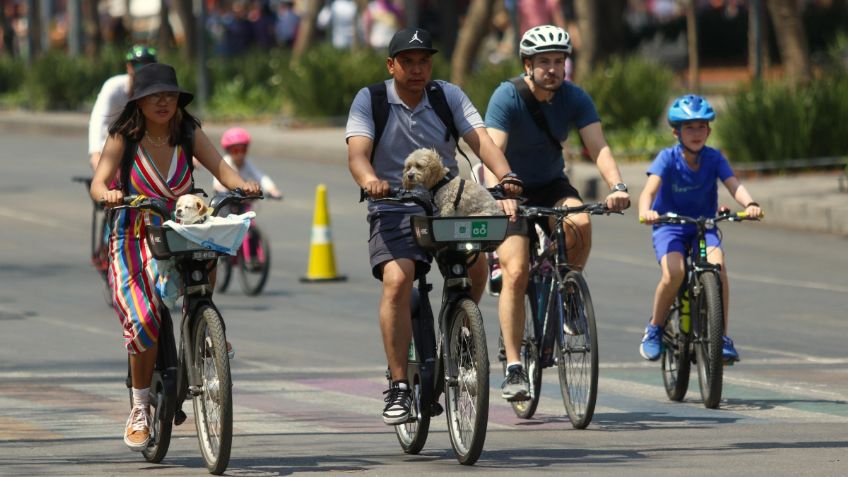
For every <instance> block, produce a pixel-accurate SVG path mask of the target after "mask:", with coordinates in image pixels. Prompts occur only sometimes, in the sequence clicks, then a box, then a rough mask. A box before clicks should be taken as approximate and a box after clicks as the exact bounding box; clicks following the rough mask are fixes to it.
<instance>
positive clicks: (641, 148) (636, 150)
mask: <svg viewBox="0 0 848 477" xmlns="http://www.w3.org/2000/svg"><path fill="white" fill-rule="evenodd" d="M604 135H605V136H606V139H607V143H609V146H610V149H611V150H612V152H613V155H614V156H615V158H616V159H617V160H626V161H650V160H653V159H654V157H656V155H657V153H658V152H659V151H660V150H662V149H664V148H666V147H669V146H672V145H674V144H675V143H676V139H675V138H674V136H673V135H672V133H671V128H669V127H663V126H660V127H657V126H656V125H655V124H654V123H653V122H650V121H648V119H647V118H643V119H642V120H640V121H639V122H638V123H636V125H635V126H634V127H632V128H629V129H614V130H611V131H604Z"/></svg>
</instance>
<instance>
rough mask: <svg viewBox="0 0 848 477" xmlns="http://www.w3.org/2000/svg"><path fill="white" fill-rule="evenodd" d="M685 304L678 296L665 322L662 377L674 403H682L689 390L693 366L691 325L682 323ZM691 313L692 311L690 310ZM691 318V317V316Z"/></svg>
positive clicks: (666, 390) (667, 392) (667, 393)
mask: <svg viewBox="0 0 848 477" xmlns="http://www.w3.org/2000/svg"><path fill="white" fill-rule="evenodd" d="M682 309H683V304H682V303H681V298H680V297H679V296H678V297H677V298H676V299H675V301H674V305H673V306H672V308H671V310H669V312H668V317H667V318H666V320H665V330H664V331H663V337H662V340H663V349H662V358H661V359H662V376H663V384H664V385H665V393H666V395H668V398H669V399H670V400H672V401H682V400H683V398H684V397H686V391H688V389H689V372H690V370H691V366H692V356H691V350H690V345H689V344H690V340H689V336H690V329H691V328H690V326H691V325H690V324H691V318H690V321H689V323H690V324H686V323H684V322H682V315H681V310H682ZM690 313H691V310H690ZM690 316H691V315H690Z"/></svg>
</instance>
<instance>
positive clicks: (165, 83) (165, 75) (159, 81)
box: [128, 63, 194, 106]
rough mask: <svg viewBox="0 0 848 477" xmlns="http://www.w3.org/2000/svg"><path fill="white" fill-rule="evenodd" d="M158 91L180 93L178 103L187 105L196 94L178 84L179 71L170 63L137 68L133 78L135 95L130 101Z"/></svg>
mask: <svg viewBox="0 0 848 477" xmlns="http://www.w3.org/2000/svg"><path fill="white" fill-rule="evenodd" d="M156 93H180V99H179V100H178V104H179V105H180V106H185V105H187V104H188V103H190V102H191V100H192V99H194V95H193V94H191V93H189V92H188V91H185V90H183V89H180V86H179V85H178V84H177V72H176V71H174V68H173V67H172V66H170V65H166V64H163V63H151V64H149V65H144V66H142V67H141V68H139V69H137V70H136V72H135V76H134V78H133V95H132V97H130V99H129V100H128V101H135V100H137V99H139V98H143V97H145V96H149V95H151V94H156Z"/></svg>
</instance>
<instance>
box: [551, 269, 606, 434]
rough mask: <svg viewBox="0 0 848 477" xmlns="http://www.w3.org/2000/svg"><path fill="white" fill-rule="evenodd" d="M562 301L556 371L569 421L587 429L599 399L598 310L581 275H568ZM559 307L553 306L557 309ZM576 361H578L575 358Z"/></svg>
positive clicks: (579, 427) (578, 427)
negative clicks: (566, 330) (567, 330)
mask: <svg viewBox="0 0 848 477" xmlns="http://www.w3.org/2000/svg"><path fill="white" fill-rule="evenodd" d="M561 293H562V294H561V296H560V299H559V300H551V302H555V303H556V304H560V303H561V304H562V305H561V306H562V308H561V309H560V311H561V312H562V313H561V314H560V315H559V316H561V317H562V320H564V321H562V322H561V323H563V325H566V324H567V325H568V327H569V328H571V329H572V330H573V331H574V333H573V334H572V333H567V332H565V331H564V327H562V326H561V327H560V329H561V330H563V331H559V332H558V333H557V337H558V342H559V343H558V344H559V346H557V369H558V371H559V384H560V391H561V392H562V400H563V403H564V404H565V411H566V413H567V414H568V419H569V420H570V421H571V425H572V426H573V427H574V428H575V429H585V428H586V427H587V426H588V425H589V423H590V422H592V415H593V414H594V412H595V401H596V400H597V397H598V333H597V328H596V326H595V309H594V307H593V306H592V297H591V296H590V295H589V287H588V285H587V284H586V280H585V279H584V278H583V275H581V274H580V272H578V271H575V270H572V271H569V272H568V273H567V274H566V275H565V279H564V281H563V286H562V290H561ZM556 304H555V305H554V306H556ZM575 358H576V359H575Z"/></svg>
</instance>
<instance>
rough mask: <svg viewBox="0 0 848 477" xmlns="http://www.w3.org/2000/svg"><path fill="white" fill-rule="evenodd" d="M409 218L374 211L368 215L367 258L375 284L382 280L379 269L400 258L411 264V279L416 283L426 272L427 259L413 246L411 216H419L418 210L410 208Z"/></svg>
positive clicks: (406, 215) (428, 267)
mask: <svg viewBox="0 0 848 477" xmlns="http://www.w3.org/2000/svg"><path fill="white" fill-rule="evenodd" d="M411 211H412V214H408V213H403V212H398V211H376V212H372V213H369V214H368V223H369V224H370V226H371V227H370V235H369V238H368V253H369V255H370V257H371V260H370V262H371V274H372V275H374V278H376V279H377V280H382V279H383V271H382V268H381V265H382V264H384V263H386V262H389V261H392V260H397V259H400V258H408V259H410V260H412V261H414V262H415V278H416V279H418V278H420V277H422V276H424V275H426V274H427V272H429V271H430V255H429V254H428V253H427V252H425V251H424V250H423V249H422V248H421V247H419V246H418V244H417V243H415V239H414V238H413V234H412V224H411V222H410V217H411V216H412V215H423V211H422V210H421V209H418V208H411Z"/></svg>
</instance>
